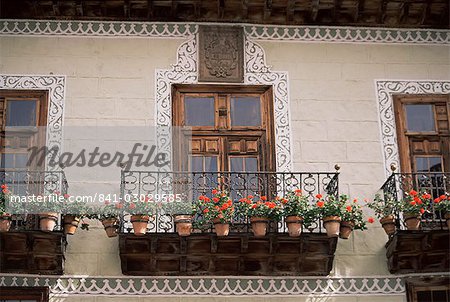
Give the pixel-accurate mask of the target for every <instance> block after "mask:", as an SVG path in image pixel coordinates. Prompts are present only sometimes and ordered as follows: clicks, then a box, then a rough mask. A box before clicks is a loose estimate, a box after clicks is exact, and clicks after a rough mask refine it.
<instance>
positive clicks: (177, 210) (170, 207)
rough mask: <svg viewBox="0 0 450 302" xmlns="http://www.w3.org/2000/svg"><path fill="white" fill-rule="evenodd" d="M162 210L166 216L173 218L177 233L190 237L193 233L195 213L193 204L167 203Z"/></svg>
mask: <svg viewBox="0 0 450 302" xmlns="http://www.w3.org/2000/svg"><path fill="white" fill-rule="evenodd" d="M162 209H163V211H164V212H165V213H166V214H170V215H172V217H173V222H174V224H175V231H176V232H177V233H178V235H180V236H183V237H185V236H189V235H190V234H191V233H192V214H193V211H194V208H193V204H192V202H186V201H178V200H173V201H167V202H164V203H163V204H162Z"/></svg>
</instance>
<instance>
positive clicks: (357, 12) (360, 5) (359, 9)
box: [354, 0, 366, 22]
mask: <svg viewBox="0 0 450 302" xmlns="http://www.w3.org/2000/svg"><path fill="white" fill-rule="evenodd" d="M365 4H366V1H365V0H358V4H357V6H356V10H355V18H354V21H355V22H358V20H359V19H360V17H361V12H363V11H364V5H365Z"/></svg>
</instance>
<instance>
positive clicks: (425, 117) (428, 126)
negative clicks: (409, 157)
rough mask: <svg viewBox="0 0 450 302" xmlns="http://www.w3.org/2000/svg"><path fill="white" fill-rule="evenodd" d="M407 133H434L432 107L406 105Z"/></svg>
mask: <svg viewBox="0 0 450 302" xmlns="http://www.w3.org/2000/svg"><path fill="white" fill-rule="evenodd" d="M405 107H406V121H407V126H406V128H407V129H408V130H409V131H418V132H420V131H435V125H434V113H433V105H406V106H405Z"/></svg>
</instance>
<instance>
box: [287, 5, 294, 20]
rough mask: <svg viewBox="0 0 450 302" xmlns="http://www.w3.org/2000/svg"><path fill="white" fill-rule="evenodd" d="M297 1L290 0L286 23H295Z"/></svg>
mask: <svg viewBox="0 0 450 302" xmlns="http://www.w3.org/2000/svg"><path fill="white" fill-rule="evenodd" d="M294 12H295V0H288V3H287V8H286V23H291V22H292V21H294Z"/></svg>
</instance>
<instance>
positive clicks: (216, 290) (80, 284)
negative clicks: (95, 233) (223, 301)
mask: <svg viewBox="0 0 450 302" xmlns="http://www.w3.org/2000/svg"><path fill="white" fill-rule="evenodd" d="M425 275H426V276H429V277H445V276H448V274H446V273H442V274H425ZM411 277H414V275H402V276H392V275H391V276H362V277H347V278H346V277H342V278H338V277H291V276H286V277H222V276H214V277H126V276H116V277H102V276H39V275H8V274H4V275H0V286H49V287H50V291H51V294H52V296H54V297H58V296H69V295H70V296H125V295H126V296H206V295H207V296H247V295H251V296H305V295H309V296H315V295H327V296H364V295H368V296H370V295H386V296H392V295H404V294H405V281H406V280H407V279H408V278H411ZM422 277H424V276H422Z"/></svg>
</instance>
